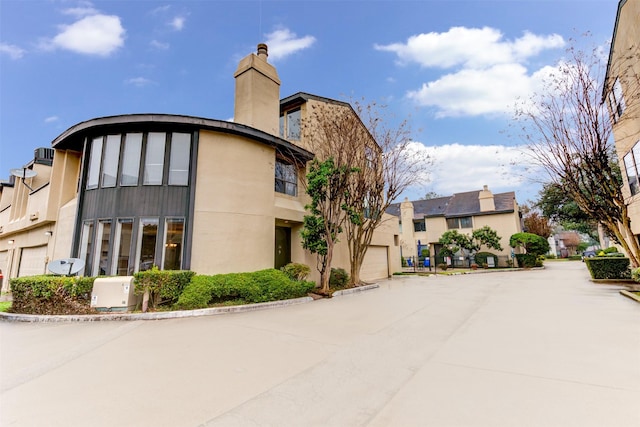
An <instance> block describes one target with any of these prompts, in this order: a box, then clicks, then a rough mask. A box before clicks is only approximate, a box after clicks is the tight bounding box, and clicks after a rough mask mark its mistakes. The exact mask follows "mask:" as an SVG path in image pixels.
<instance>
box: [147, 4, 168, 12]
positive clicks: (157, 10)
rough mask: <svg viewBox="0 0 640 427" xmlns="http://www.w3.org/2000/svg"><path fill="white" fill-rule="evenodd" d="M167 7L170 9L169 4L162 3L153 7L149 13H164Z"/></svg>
mask: <svg viewBox="0 0 640 427" xmlns="http://www.w3.org/2000/svg"><path fill="white" fill-rule="evenodd" d="M169 9H171V5H168V4H166V5H164V6H159V7H156V8H155V9H153V10H152V11H151V13H152V14H154V15H155V14H158V13H165V12H167V11H168V10H169Z"/></svg>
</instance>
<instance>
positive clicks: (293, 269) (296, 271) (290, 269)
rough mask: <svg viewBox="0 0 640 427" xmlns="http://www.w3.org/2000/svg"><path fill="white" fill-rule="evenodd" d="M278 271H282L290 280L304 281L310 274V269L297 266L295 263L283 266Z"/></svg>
mask: <svg viewBox="0 0 640 427" xmlns="http://www.w3.org/2000/svg"><path fill="white" fill-rule="evenodd" d="M280 270H282V271H283V272H284V274H286V275H287V276H288V277H289V279H291V280H304V279H306V278H307V276H308V275H309V273H310V272H311V268H309V266H308V265H306V264H298V263H295V262H292V263H289V264H287V265H285V266H284V267H282V268H281V269H280Z"/></svg>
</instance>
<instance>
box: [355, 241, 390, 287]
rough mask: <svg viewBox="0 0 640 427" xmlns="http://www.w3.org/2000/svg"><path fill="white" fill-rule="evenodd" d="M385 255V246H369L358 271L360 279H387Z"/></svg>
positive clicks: (387, 264) (386, 259) (387, 266)
mask: <svg viewBox="0 0 640 427" xmlns="http://www.w3.org/2000/svg"><path fill="white" fill-rule="evenodd" d="M387 253H388V248H387V247H386V246H369V249H368V250H367V253H366V255H365V256H364V261H363V263H362V268H361V269H360V279H362V280H364V281H367V280H376V279H385V278H387V277H389V259H388V256H387Z"/></svg>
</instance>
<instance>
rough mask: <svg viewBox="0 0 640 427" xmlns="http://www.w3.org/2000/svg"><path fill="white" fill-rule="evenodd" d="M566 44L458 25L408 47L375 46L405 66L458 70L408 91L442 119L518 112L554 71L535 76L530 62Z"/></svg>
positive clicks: (412, 40) (422, 37)
mask: <svg viewBox="0 0 640 427" xmlns="http://www.w3.org/2000/svg"><path fill="white" fill-rule="evenodd" d="M564 45H565V41H564V39H563V38H562V37H561V36H560V35H558V34H551V35H546V36H541V35H536V34H533V33H530V32H525V33H524V34H523V36H522V37H520V38H517V39H515V40H506V39H505V38H504V35H503V34H502V33H501V32H500V31H499V30H497V29H494V28H490V27H484V28H465V27H453V28H451V29H449V31H447V32H443V33H427V34H418V35H415V36H412V37H409V39H407V42H406V43H393V44H389V45H375V46H374V47H375V49H377V50H380V51H387V52H393V53H395V54H396V55H397V58H398V62H399V63H400V64H403V65H406V64H410V63H416V64H419V65H420V66H421V67H423V68H441V69H449V68H451V69H453V70H452V71H451V72H450V73H448V74H444V75H442V76H440V77H439V78H437V79H435V80H432V81H429V82H426V83H423V84H422V86H421V87H420V88H419V89H415V90H411V91H409V92H408V93H407V97H408V98H409V99H412V100H414V101H415V102H416V103H417V104H418V105H420V106H429V107H435V110H436V116H437V117H447V116H477V115H487V114H488V115H493V114H501V113H509V112H513V109H514V105H515V103H516V101H517V100H519V99H520V100H522V99H525V100H526V99H529V98H530V97H531V95H532V94H533V93H535V92H536V90H538V89H539V88H540V87H541V78H542V77H543V76H545V75H548V73H549V71H550V69H552V68H553V67H543V68H542V69H540V70H537V71H533V72H531V71H530V70H528V68H527V67H526V63H527V60H528V59H529V58H531V57H533V56H536V55H538V54H540V53H541V52H542V51H544V50H546V49H557V48H560V47H563V46H564Z"/></svg>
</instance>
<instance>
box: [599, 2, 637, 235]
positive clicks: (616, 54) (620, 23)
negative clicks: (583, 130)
mask: <svg viewBox="0 0 640 427" xmlns="http://www.w3.org/2000/svg"><path fill="white" fill-rule="evenodd" d="M603 102H605V103H606V104H607V107H608V108H609V113H610V118H611V123H612V126H613V137H614V140H615V145H616V152H617V154H618V159H620V167H621V169H622V176H623V180H624V186H623V189H622V191H623V194H624V197H625V199H626V200H628V206H629V216H630V218H631V229H632V231H633V233H634V235H635V236H636V238H638V235H640V0H621V1H620V2H619V3H618V13H617V15H616V22H615V26H614V30H613V38H612V40H611V50H610V52H609V63H608V65H607V75H606V79H605V88H604V93H603Z"/></svg>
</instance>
